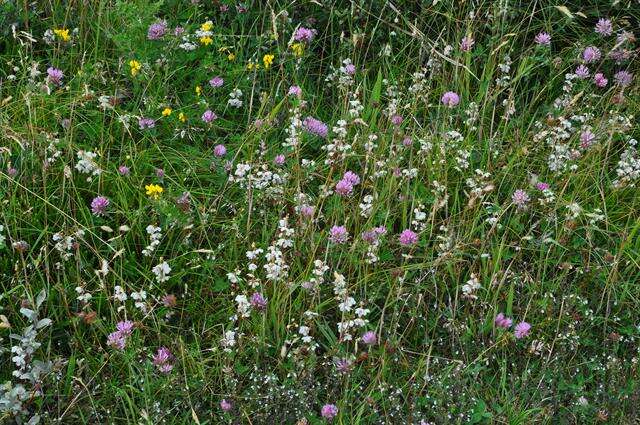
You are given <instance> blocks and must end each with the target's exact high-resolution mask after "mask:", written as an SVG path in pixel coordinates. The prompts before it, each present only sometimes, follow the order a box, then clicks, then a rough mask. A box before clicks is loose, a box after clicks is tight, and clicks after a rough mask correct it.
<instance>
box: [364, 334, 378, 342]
mask: <svg viewBox="0 0 640 425" xmlns="http://www.w3.org/2000/svg"><path fill="white" fill-rule="evenodd" d="M362 342H364V343H365V344H367V345H376V343H377V342H378V338H377V337H376V333H375V332H374V331H367V332H365V333H364V335H362Z"/></svg>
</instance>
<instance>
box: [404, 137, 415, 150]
mask: <svg viewBox="0 0 640 425" xmlns="http://www.w3.org/2000/svg"><path fill="white" fill-rule="evenodd" d="M402 144H403V145H404V146H405V147H409V146H411V145H413V139H412V138H411V137H409V136H407V137H405V138H404V139H402Z"/></svg>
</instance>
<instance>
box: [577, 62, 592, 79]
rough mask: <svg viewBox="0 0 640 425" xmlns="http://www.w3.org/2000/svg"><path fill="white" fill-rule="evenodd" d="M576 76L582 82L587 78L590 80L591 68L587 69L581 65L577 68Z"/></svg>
mask: <svg viewBox="0 0 640 425" xmlns="http://www.w3.org/2000/svg"><path fill="white" fill-rule="evenodd" d="M576 75H577V76H578V78H580V79H581V80H584V79H586V78H589V68H587V67H586V66H585V65H579V66H578V67H577V68H576Z"/></svg>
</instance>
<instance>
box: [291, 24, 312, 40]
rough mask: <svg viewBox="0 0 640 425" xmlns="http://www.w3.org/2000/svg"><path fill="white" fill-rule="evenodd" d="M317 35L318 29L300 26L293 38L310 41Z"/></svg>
mask: <svg viewBox="0 0 640 425" xmlns="http://www.w3.org/2000/svg"><path fill="white" fill-rule="evenodd" d="M315 35H316V30H313V29H309V28H305V27H300V28H298V29H297V30H296V32H295V33H294V34H293V39H294V40H296V41H304V42H306V43H309V42H310V41H311V40H313V37H315Z"/></svg>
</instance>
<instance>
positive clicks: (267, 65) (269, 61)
mask: <svg viewBox="0 0 640 425" xmlns="http://www.w3.org/2000/svg"><path fill="white" fill-rule="evenodd" d="M274 58H275V55H264V57H263V58H262V63H264V69H269V68H271V64H273V59H274Z"/></svg>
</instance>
